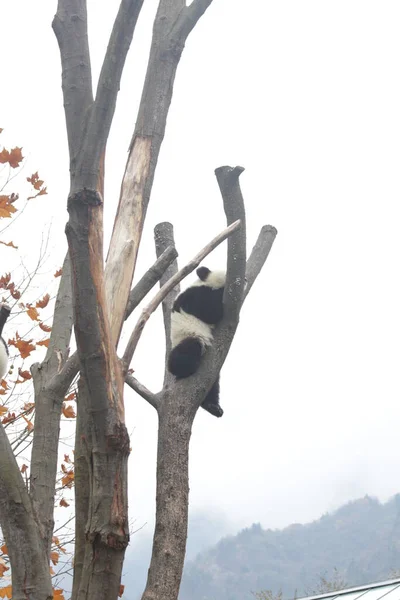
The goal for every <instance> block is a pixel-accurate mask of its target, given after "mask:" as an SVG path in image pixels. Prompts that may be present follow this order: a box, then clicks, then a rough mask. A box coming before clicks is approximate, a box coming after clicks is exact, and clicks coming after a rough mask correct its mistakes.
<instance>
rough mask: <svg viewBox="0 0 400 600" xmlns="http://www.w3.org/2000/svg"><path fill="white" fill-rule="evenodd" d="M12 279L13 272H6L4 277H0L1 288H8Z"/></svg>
mask: <svg viewBox="0 0 400 600" xmlns="http://www.w3.org/2000/svg"><path fill="white" fill-rule="evenodd" d="M10 281H11V273H6V274H5V275H3V276H2V277H0V288H2V289H3V290H6V289H7V286H8V284H9V283H10Z"/></svg>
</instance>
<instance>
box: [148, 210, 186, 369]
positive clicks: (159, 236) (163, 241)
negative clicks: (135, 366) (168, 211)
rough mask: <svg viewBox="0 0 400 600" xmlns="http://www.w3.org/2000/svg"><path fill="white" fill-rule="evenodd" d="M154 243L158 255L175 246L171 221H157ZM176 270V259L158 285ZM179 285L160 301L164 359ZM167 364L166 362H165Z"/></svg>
mask: <svg viewBox="0 0 400 600" xmlns="http://www.w3.org/2000/svg"><path fill="white" fill-rule="evenodd" d="M154 243H155V246H156V254H157V256H159V255H160V254H161V252H163V250H164V248H166V247H168V246H172V247H174V248H175V239H174V228H173V226H172V224H171V223H168V222H164V223H158V225H156V226H155V228H154ZM177 272H178V261H177V260H175V261H174V262H173V263H172V264H171V265H170V266H169V267H168V269H167V270H166V271H165V273H164V275H163V276H162V277H161V280H160V287H162V286H163V285H164V284H166V283H167V281H169V280H170V279H171V277H173V276H174V275H176V274H177ZM179 289H180V286H179V284H178V285H176V286H175V287H174V288H173V289H172V290H171V291H170V292H169V294H167V295H166V296H165V298H164V300H163V303H162V310H163V319H164V331H165V353H166V359H165V360H166V361H167V356H168V354H169V352H170V349H171V311H172V305H173V304H174V301H175V298H176V296H177V295H178V294H179ZM165 364H167V362H165ZM167 374H168V370H167V369H166V371H165V377H167Z"/></svg>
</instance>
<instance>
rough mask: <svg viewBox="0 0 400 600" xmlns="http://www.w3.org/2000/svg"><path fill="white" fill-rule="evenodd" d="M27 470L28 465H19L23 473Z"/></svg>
mask: <svg viewBox="0 0 400 600" xmlns="http://www.w3.org/2000/svg"><path fill="white" fill-rule="evenodd" d="M27 470H28V465H22V467H21V473H22V474H24V473H26V472H27Z"/></svg>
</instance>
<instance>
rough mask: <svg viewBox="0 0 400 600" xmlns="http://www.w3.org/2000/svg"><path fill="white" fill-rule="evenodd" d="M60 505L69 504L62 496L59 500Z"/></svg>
mask: <svg viewBox="0 0 400 600" xmlns="http://www.w3.org/2000/svg"><path fill="white" fill-rule="evenodd" d="M60 506H65V507H67V506H69V504H68V502H67V501H66V500H64V498H61V500H60Z"/></svg>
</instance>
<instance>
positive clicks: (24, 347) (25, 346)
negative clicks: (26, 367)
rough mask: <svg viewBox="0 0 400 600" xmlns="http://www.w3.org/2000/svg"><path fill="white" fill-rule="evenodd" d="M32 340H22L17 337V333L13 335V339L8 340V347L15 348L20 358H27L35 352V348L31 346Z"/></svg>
mask: <svg viewBox="0 0 400 600" xmlns="http://www.w3.org/2000/svg"><path fill="white" fill-rule="evenodd" d="M31 342H32V340H23V339H21V338H20V336H19V335H18V332H17V333H16V334H15V339H11V340H8V343H9V345H10V346H15V347H16V348H17V350H18V351H19V353H20V355H21V358H28V356H29V355H30V353H31V352H32V351H33V350H35V348H36V346H34V345H33V344H31Z"/></svg>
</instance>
